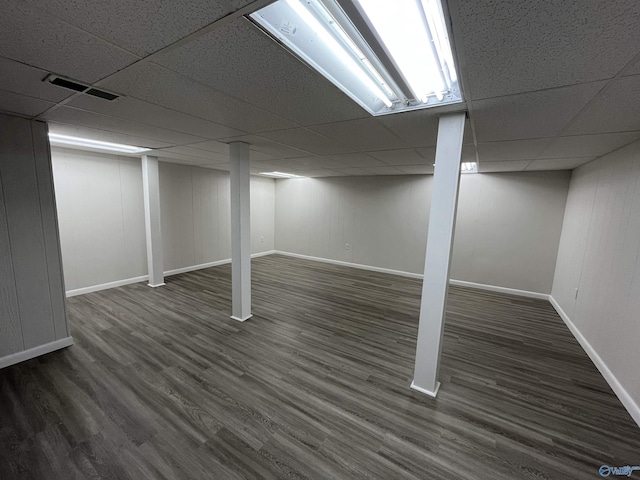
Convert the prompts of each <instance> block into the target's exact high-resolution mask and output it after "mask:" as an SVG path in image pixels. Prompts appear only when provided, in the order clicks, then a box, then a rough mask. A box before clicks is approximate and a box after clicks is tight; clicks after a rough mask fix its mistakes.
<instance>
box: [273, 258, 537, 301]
mask: <svg viewBox="0 0 640 480" xmlns="http://www.w3.org/2000/svg"><path fill="white" fill-rule="evenodd" d="M273 253H276V254H278V255H285V256H287V257H296V258H302V259H304V260H311V261H315V262H323V263H330V264H333V265H341V266H344V267H353V268H359V269H360V270H369V271H372V272H380V273H389V274H391V275H399V276H401V277H408V278H418V279H421V278H422V277H423V275H421V274H419V273H413V272H404V271H402V270H392V269H390V268H382V267H372V266H370V265H362V264H359V263H351V262H343V261H340V260H332V259H330V258H321V257H312V256H310V255H302V254H299V253H291V252H283V251H280V250H276V251H275V252H273ZM449 284H450V285H459V286H462V287H470V288H477V289H480V290H489V291H491V292H499V293H508V294H510V295H519V296H521V297H529V298H538V299H541V300H549V295H548V294H546V293H538V292H530V291H527V290H517V289H515V288H507V287H498V286H496V285H486V284H483V283H473V282H466V281H463V280H449Z"/></svg>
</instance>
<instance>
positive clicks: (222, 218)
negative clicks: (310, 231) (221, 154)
mask: <svg viewBox="0 0 640 480" xmlns="http://www.w3.org/2000/svg"><path fill="white" fill-rule="evenodd" d="M53 166H54V175H55V183H56V192H57V195H58V205H59V216H60V234H61V243H62V255H63V260H64V271H65V279H66V283H67V290H68V291H71V292H74V291H75V292H83V291H85V289H87V288H92V287H94V286H100V285H102V286H109V285H116V284H120V283H123V282H124V283H126V282H128V281H135V280H137V281H142V280H144V276H145V275H146V274H147V263H146V262H147V260H146V243H145V231H144V204H143V197H142V168H141V163H140V159H139V158H131V157H122V156H116V155H109V154H104V153H92V152H86V151H81V150H72V149H63V148H54V149H53ZM274 196H275V182H274V181H273V180H272V179H269V178H262V177H252V178H251V229H252V232H251V235H252V238H251V245H252V252H253V253H260V252H264V251H270V250H273V248H274V247H273V245H274V202H275V200H274ZM160 202H161V205H160V209H161V222H162V238H163V244H164V245H163V247H164V270H165V272H171V271H173V270H179V269H185V268H189V267H193V266H197V265H203V264H208V263H212V262H216V261H222V260H226V259H228V258H230V256H231V244H230V242H231V231H230V204H229V202H230V196H229V174H228V173H227V172H223V171H219V170H211V169H206V168H198V167H190V166H186V165H177V164H173V163H165V162H160Z"/></svg>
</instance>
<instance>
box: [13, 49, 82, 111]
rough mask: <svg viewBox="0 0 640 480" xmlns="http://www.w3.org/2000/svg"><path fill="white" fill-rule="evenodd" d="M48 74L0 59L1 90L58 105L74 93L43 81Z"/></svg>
mask: <svg viewBox="0 0 640 480" xmlns="http://www.w3.org/2000/svg"><path fill="white" fill-rule="evenodd" d="M47 75H48V72H46V71H44V70H40V69H39V68H34V67H30V66H29V65H25V64H23V63H19V62H14V61H13V60H9V59H8V58H4V57H0V90H6V91H9V92H13V93H18V94H21V95H27V96H29V97H34V98H39V99H41V100H47V101H50V102H54V103H57V102H59V101H61V100H64V99H65V98H67V97H69V96H71V95H72V94H73V92H72V91H71V90H67V89H66V88H60V87H56V86H55V85H52V84H50V83H49V82H43V81H42V80H43V79H44V78H45V77H46V76H47Z"/></svg>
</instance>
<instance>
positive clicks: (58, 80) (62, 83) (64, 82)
mask: <svg viewBox="0 0 640 480" xmlns="http://www.w3.org/2000/svg"><path fill="white" fill-rule="evenodd" d="M45 80H48V81H49V83H53V84H54V85H57V86H59V87H62V88H68V89H69V90H74V91H76V92H84V91H85V90H86V89H87V88H89V87H87V86H86V85H82V84H81V83H78V82H75V81H73V80H69V79H68V78H62V77H58V76H57V75H49V76H48V77H47V78H45Z"/></svg>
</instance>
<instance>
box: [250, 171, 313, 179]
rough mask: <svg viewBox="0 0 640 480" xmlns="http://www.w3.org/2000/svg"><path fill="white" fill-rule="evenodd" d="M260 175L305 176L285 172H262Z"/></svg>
mask: <svg viewBox="0 0 640 480" xmlns="http://www.w3.org/2000/svg"><path fill="white" fill-rule="evenodd" d="M260 175H264V176H265V177H273V178H304V177H303V176H302V175H294V174H293V173H283V172H262V173H261V174H260Z"/></svg>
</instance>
